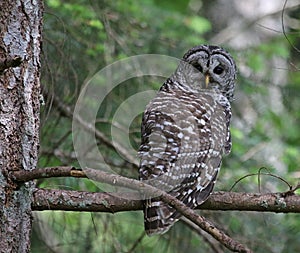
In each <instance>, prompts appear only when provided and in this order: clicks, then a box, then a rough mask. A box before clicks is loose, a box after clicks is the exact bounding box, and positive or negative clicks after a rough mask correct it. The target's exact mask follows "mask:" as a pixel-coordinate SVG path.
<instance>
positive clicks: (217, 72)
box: [213, 65, 224, 75]
mask: <svg viewBox="0 0 300 253" xmlns="http://www.w3.org/2000/svg"><path fill="white" fill-rule="evenodd" d="M223 71H224V68H223V67H221V66H220V65H219V66H217V67H215V68H214V70H213V72H214V73H215V74H217V75H221V74H222V73H223Z"/></svg>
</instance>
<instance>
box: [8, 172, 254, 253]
mask: <svg viewBox="0 0 300 253" xmlns="http://www.w3.org/2000/svg"><path fill="white" fill-rule="evenodd" d="M60 169H61V175H63V176H66V175H68V174H69V175H70V176H75V177H87V175H89V177H90V178H92V179H93V180H96V181H99V182H103V183H108V184H110V185H116V186H121V187H126V188H129V189H133V190H137V191H138V192H142V193H143V194H145V193H147V194H150V195H152V196H160V198H161V200H162V201H164V202H165V203H167V204H169V205H171V206H173V207H174V208H176V210H178V211H179V212H180V213H182V215H184V216H185V217H186V218H188V219H189V220H191V221H192V222H194V223H195V224H196V225H198V226H199V227H200V228H201V229H203V230H204V231H206V232H207V233H209V234H210V235H211V236H213V237H214V238H215V239H216V240H218V241H219V242H220V243H222V244H223V245H224V246H225V247H226V248H228V249H230V250H231V251H234V252H251V250H249V249H248V248H247V247H245V246H244V245H242V244H240V243H239V242H237V241H235V240H233V239H232V238H230V237H229V236H228V235H226V234H225V233H224V232H223V231H220V230H218V229H217V228H216V227H215V226H214V225H213V224H212V223H211V222H209V221H207V220H206V219H205V218H204V217H202V216H200V215H198V214H197V213H196V212H195V211H194V210H192V209H190V208H189V207H187V206H186V205H185V204H183V203H182V202H181V201H179V200H178V199H176V198H175V197H173V196H171V195H169V194H168V193H166V192H164V191H162V190H159V189H157V188H155V187H153V186H151V185H147V184H145V183H143V182H142V181H138V180H134V179H130V178H125V177H122V176H119V175H113V174H108V173H106V172H103V171H100V170H94V169H89V168H86V169H84V170H76V169H75V168H74V167H54V168H45V169H36V170H35V171H34V172H33V173H26V172H22V171H16V172H14V173H13V179H15V180H16V181H19V182H22V181H27V180H32V179H36V178H40V177H43V178H47V177H50V176H51V175H52V176H59V174H60V173H59V170H60ZM32 174H34V176H31V175H32ZM111 194H113V195H114V196H115V194H114V193H111ZM78 197H80V194H79V195H78ZM81 197H82V196H81ZM47 199H48V200H49V196H47ZM80 199H82V198H80ZM84 201H85V200H83V202H84ZM48 203H49V202H48ZM103 204H104V205H107V202H106V201H104V202H103V199H102V205H103ZM111 210H113V209H111Z"/></svg>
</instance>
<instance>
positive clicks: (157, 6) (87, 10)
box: [32, 0, 300, 253]
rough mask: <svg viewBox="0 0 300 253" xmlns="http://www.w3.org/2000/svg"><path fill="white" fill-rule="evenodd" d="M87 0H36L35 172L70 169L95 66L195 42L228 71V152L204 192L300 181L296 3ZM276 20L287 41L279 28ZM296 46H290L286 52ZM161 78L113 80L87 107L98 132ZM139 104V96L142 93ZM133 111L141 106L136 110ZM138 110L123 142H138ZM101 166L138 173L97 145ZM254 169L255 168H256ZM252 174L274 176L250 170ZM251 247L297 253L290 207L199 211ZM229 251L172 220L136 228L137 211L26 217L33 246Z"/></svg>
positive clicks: (297, 233) (59, 182)
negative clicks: (94, 107) (220, 56)
mask: <svg viewBox="0 0 300 253" xmlns="http://www.w3.org/2000/svg"><path fill="white" fill-rule="evenodd" d="M284 3H285V2H284V1H281V0H267V1H259V0H253V1H248V0H241V1H234V0H232V1H222V0H213V1H198V0H191V1H180V0H174V1H166V0H164V1H158V0H143V1H137V0H132V1H121V0H116V1H108V0H106V1H88V0H73V1H63V0H45V14H44V30H43V55H42V86H43V87H42V89H43V94H44V97H45V105H44V106H43V107H42V114H41V117H42V125H41V149H40V158H39V167H46V166H56V165H74V166H78V163H77V161H76V157H75V154H74V150H73V143H72V128H71V127H72V118H71V117H68V116H67V115H66V114H65V113H64V111H63V109H62V108H61V107H59V106H58V105H57V102H56V101H60V102H61V103H63V105H64V106H65V107H66V108H70V109H71V110H73V109H74V106H75V103H76V101H77V98H78V96H79V93H80V90H81V88H82V86H83V85H84V84H85V83H86V82H87V81H88V80H89V79H90V78H92V77H93V75H94V74H95V73H96V72H97V71H99V70H100V69H102V68H103V67H105V66H107V65H108V64H111V63H113V62H115V61H117V60H120V59H123V58H126V57H129V56H134V55H139V54H162V55H169V56H172V57H176V58H181V57H182V56H183V54H184V53H185V52H186V50H188V49H189V48H191V47H193V46H195V45H199V44H203V43H206V44H216V45H221V46H222V47H225V48H226V49H227V50H228V51H229V52H230V53H231V54H232V55H233V56H234V58H235V60H236V63H237V67H238V70H239V76H238V81H237V88H236V95H235V101H234V102H233V103H232V106H233V119H232V128H231V129H232V142H233V149H232V152H231V154H230V155H229V156H228V157H226V158H225V159H224V162H223V165H222V169H221V171H220V175H219V178H218V181H217V184H216V187H215V191H218V190H223V191H228V190H229V189H230V188H231V186H232V185H233V184H234V183H235V182H236V181H237V180H239V179H240V178H241V177H243V176H246V175H248V174H256V175H254V176H249V177H247V178H245V179H243V180H241V181H240V182H239V183H238V184H237V185H236V186H235V187H234V188H233V191H237V192H245V191H246V192H262V193H265V192H282V191H287V190H289V185H287V184H286V183H284V182H283V181H282V180H280V178H282V179H284V180H286V181H287V182H288V183H289V184H290V185H292V186H295V185H297V183H298V181H299V177H300V167H299V164H300V110H299V108H300V99H299V97H300V71H299V66H300V57H299V56H300V53H299V48H300V31H299V28H300V19H299V17H300V6H299V3H297V1H288V2H287V5H286V6H285V9H284V13H282V12H283V6H284ZM283 26H284V30H285V31H286V36H287V38H288V39H287V38H286V37H285V36H284V34H283ZM297 48H298V49H297ZM162 83H163V80H157V79H155V78H151V77H143V78H134V79H132V80H129V81H127V82H125V83H123V84H121V85H119V86H118V87H116V88H115V89H114V90H113V91H112V92H111V93H110V94H109V96H108V97H107V99H106V100H105V101H104V103H103V104H102V106H101V108H100V110H99V112H98V121H97V124H96V126H97V128H98V129H99V130H100V131H101V132H103V133H104V134H105V135H106V136H107V137H108V138H111V132H110V131H111V123H112V119H113V116H114V113H115V111H116V110H117V108H118V106H119V105H120V103H122V101H124V100H126V99H127V98H128V97H130V96H131V95H133V94H135V93H137V92H139V91H142V90H143V89H145V87H147V88H149V89H154V90H157V89H159V87H160V85H161V84H162ZM149 100H150V98H149ZM140 109H141V112H142V111H143V110H144V108H140ZM140 121H141V115H139V116H137V117H136V118H135V120H133V121H132V124H131V127H130V138H131V139H130V140H131V143H132V145H133V147H135V148H138V146H139V141H140V140H139V138H140ZM99 150H101V152H102V153H103V154H105V161H106V162H107V163H108V164H110V166H111V167H112V168H113V169H114V170H115V171H117V172H118V173H120V174H122V175H125V176H128V177H133V178H137V175H138V173H137V168H136V167H135V166H133V165H132V164H130V163H128V162H127V161H124V160H123V159H122V157H121V156H120V155H118V153H117V152H116V151H115V150H114V149H112V148H110V147H108V146H106V145H105V144H103V143H100V142H99ZM262 168H263V169H262ZM259 171H261V172H264V173H267V174H268V173H270V174H273V175H276V176H277V177H273V176H270V175H260V177H259V176H258V173H259ZM38 185H39V187H43V188H50V189H58V188H60V189H68V190H84V191H100V189H98V188H97V187H96V186H95V185H94V184H93V183H91V182H90V181H89V180H82V179H80V180H79V179H73V178H60V179H47V180H39V181H38ZM201 214H202V215H204V216H205V217H207V218H208V219H210V220H212V221H213V222H214V223H215V224H217V226H218V227H219V228H220V229H222V230H223V231H225V232H226V233H228V234H229V235H231V236H232V237H233V238H235V239H236V240H239V241H240V242H242V243H244V244H246V245H247V246H248V247H250V248H251V249H252V250H253V251H254V252H274V253H276V252H278V253H279V252H297V251H299V247H300V246H299V245H300V239H299V238H300V219H299V215H298V214H275V213H254V212H238V211H235V212H215V211H201ZM184 251H185V252H192V253H193V252H228V250H226V249H225V248H223V247H221V246H220V245H218V243H217V242H216V241H213V240H212V241H211V238H209V236H208V235H205V234H204V235H203V236H199V235H198V234H196V233H195V232H193V231H192V230H190V229H189V228H188V227H186V226H185V225H184V224H183V223H180V222H178V223H176V225H175V226H173V227H172V229H171V230H170V231H169V232H168V233H166V234H164V235H162V236H154V237H151V238H149V237H147V236H146V235H145V234H144V228H143V215H142V212H126V213H117V214H106V213H80V212H77V213H76V212H63V211H60V212H58V211H55V212H54V211H53V212H52V211H43V212H35V217H34V229H33V236H32V252H34V253H35V252H44V253H48V252H49V253H50V252H57V253H58V252H61V253H65V252H74V253H75V252H78V253H79V252H89V253H93V252H101V253H102V252H105V253H115V252H126V253H130V252H149V253H150V252H156V253H174V252H184Z"/></svg>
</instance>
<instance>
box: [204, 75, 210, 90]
mask: <svg viewBox="0 0 300 253" xmlns="http://www.w3.org/2000/svg"><path fill="white" fill-rule="evenodd" d="M209 81H210V75H209V74H205V88H208V84H209Z"/></svg>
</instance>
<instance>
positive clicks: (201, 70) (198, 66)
mask: <svg viewBox="0 0 300 253" xmlns="http://www.w3.org/2000/svg"><path fill="white" fill-rule="evenodd" d="M193 66H194V67H195V68H196V69H198V70H199V71H200V72H201V73H202V72H203V68H202V66H201V65H200V64H199V63H198V62H194V63H193Z"/></svg>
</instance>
